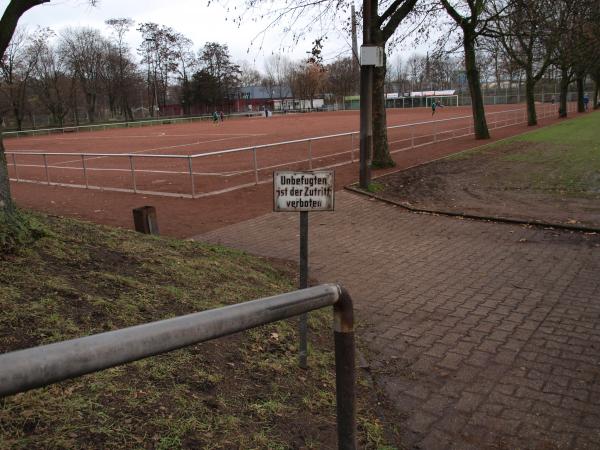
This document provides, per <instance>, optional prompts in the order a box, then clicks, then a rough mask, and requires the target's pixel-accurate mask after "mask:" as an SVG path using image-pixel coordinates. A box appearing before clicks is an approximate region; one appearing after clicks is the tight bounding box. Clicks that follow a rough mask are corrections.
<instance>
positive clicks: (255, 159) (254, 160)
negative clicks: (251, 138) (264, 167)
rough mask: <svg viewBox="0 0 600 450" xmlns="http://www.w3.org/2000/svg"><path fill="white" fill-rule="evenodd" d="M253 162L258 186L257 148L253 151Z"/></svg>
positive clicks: (255, 182)
mask: <svg viewBox="0 0 600 450" xmlns="http://www.w3.org/2000/svg"><path fill="white" fill-rule="evenodd" d="M252 161H253V165H254V184H258V160H257V158H256V147H254V148H253V149H252Z"/></svg>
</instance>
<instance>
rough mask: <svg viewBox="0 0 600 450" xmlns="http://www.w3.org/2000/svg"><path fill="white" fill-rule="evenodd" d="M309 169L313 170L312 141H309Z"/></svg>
mask: <svg viewBox="0 0 600 450" xmlns="http://www.w3.org/2000/svg"><path fill="white" fill-rule="evenodd" d="M308 168H309V169H310V170H312V168H313V165H312V139H309V140H308Z"/></svg>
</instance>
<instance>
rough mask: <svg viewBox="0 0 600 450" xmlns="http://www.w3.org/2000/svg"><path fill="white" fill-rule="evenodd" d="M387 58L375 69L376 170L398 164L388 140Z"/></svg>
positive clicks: (374, 124) (374, 127) (374, 165)
mask: <svg viewBox="0 0 600 450" xmlns="http://www.w3.org/2000/svg"><path fill="white" fill-rule="evenodd" d="M385 66H386V57H385V53H384V57H383V66H382V67H375V68H374V69H373V161H372V163H371V166H372V167H374V168H378V169H381V168H384V167H394V166H395V165H396V163H395V162H394V160H393V159H392V156H391V155H390V148H389V145H388V139H387V118H386V110H385V92H384V86H385V73H386V67H385Z"/></svg>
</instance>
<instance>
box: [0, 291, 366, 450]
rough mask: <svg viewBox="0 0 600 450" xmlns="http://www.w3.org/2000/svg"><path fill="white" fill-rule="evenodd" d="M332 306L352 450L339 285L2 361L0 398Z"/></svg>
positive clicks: (347, 319)
mask: <svg viewBox="0 0 600 450" xmlns="http://www.w3.org/2000/svg"><path fill="white" fill-rule="evenodd" d="M327 306H333V311H334V320H333V331H334V341H335V368H336V409H337V435H338V448H339V449H344V450H346V449H347V450H350V449H352V450H354V449H356V406H355V384H356V375H355V362H354V359H355V348H354V318H353V307H352V299H351V298H350V295H349V294H348V292H347V291H345V290H344V288H342V287H341V286H340V285H337V284H323V285H320V286H316V287H312V288H308V289H302V290H299V291H294V292H290V293H287V294H281V295H276V296H274V297H268V298H262V299H258V300H253V301H249V302H245V303H239V304H236V305H231V306H226V307H223V308H218V309H212V310H209V311H203V312H198V313H194V314H188V315H185V316H179V317H175V318H172V319H167V320H161V321H158V322H151V323H146V324H143V325H138V326H134V327H130V328H123V329H120V330H116V331H110V332H107V333H101V334H95V335H92V336H87V337H83V338H78V339H72V340H69V341H63V342H57V343H55V344H49V345H42V346H39V347H34V348H30V349H26V350H19V351H15V352H11V353H5V354H3V355H0V397H5V396H7V395H12V394H16V393H19V392H24V391H27V390H29V389H33V388H38V387H42V386H47V385H49V384H52V383H56V382H59V381H62V380H67V379H70V378H74V377H78V376H81V375H85V374H88V373H93V372H98V371H101V370H104V369H108V368H110V367H114V366H117V365H120V364H125V363H129V362H133V361H137V360H139V359H142V358H146V357H149V356H154V355H158V354H161V353H166V352H170V351H173V350H177V349H180V348H183V347H187V346H190V345H194V344H198V343H200V342H206V341H209V340H211V339H216V338H219V337H223V336H227V335H230V334H233V333H237V332H239V331H244V330H247V329H250V328H254V327H257V326H260V325H264V324H267V323H271V322H276V321H278V320H282V319H286V318H289V317H293V316H297V315H299V314H303V313H307V312H309V311H314V310H316V309H320V308H324V307H327Z"/></svg>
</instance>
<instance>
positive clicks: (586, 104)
mask: <svg viewBox="0 0 600 450" xmlns="http://www.w3.org/2000/svg"><path fill="white" fill-rule="evenodd" d="M589 105H590V97H589V96H588V95H587V94H583V109H584V110H585V111H587V110H588V107H589Z"/></svg>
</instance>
